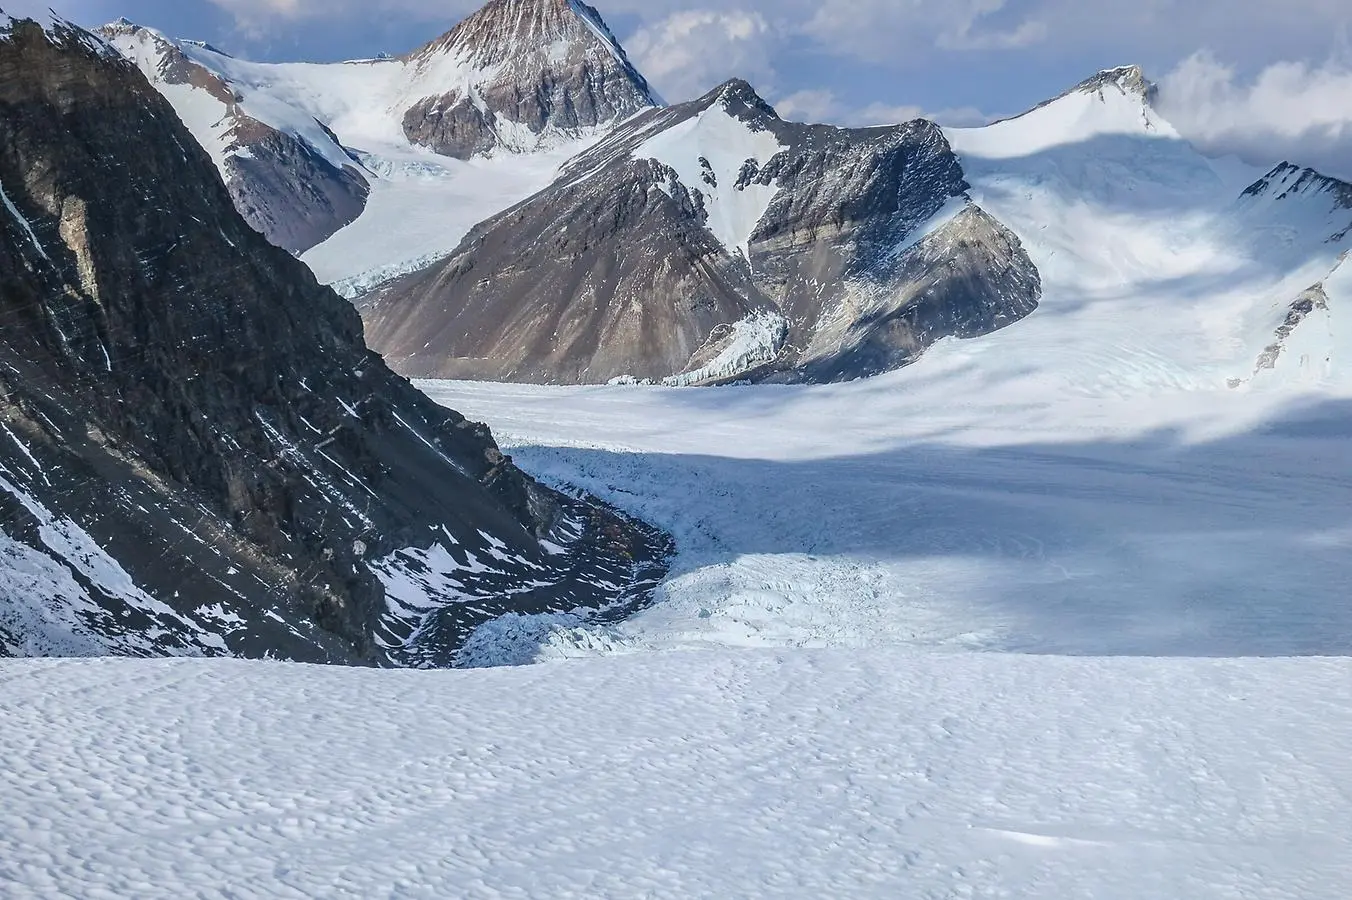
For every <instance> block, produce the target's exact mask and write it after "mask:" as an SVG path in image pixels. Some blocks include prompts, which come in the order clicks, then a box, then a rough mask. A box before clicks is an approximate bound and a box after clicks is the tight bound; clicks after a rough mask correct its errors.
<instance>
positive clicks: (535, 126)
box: [403, 0, 657, 159]
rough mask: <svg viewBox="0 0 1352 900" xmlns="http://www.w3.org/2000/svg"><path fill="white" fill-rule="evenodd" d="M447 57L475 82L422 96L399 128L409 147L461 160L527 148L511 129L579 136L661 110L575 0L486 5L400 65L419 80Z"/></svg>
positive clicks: (500, 0) (504, 0) (591, 13)
mask: <svg viewBox="0 0 1352 900" xmlns="http://www.w3.org/2000/svg"><path fill="white" fill-rule="evenodd" d="M559 48H562V52H559ZM447 58H450V59H454V60H457V61H459V62H460V63H462V64H463V65H464V66H465V67H466V68H467V69H469V70H470V71H472V72H473V73H474V74H473V75H471V81H470V83H468V84H463V85H455V86H453V87H451V89H450V90H448V91H445V92H444V93H439V94H433V95H431V96H427V97H423V98H422V99H420V100H419V101H417V102H416V103H415V104H414V105H413V106H411V107H410V108H409V109H408V110H407V111H406V112H405V113H404V117H403V127H404V133H405V135H407V137H408V139H409V140H410V141H412V142H413V143H415V144H419V145H421V146H424V147H428V148H430V149H432V150H434V151H435V152H437V153H440V154H442V155H444V156H451V157H455V158H457V159H469V158H471V157H473V156H478V155H482V154H485V153H489V152H491V151H493V150H494V149H497V148H498V147H505V148H507V149H509V150H522V149H526V150H528V149H532V148H531V147H529V146H522V144H523V142H522V138H521V135H520V134H514V133H513V131H514V130H516V131H519V130H521V129H524V131H525V132H526V133H527V134H529V135H531V136H532V137H534V138H538V137H539V136H540V135H541V134H542V133H543V132H545V131H546V130H547V129H549V130H552V131H555V132H559V133H562V134H565V135H576V134H579V133H581V132H582V131H583V130H585V129H589V128H596V127H597V126H602V125H607V124H610V123H612V122H616V121H618V120H620V119H623V118H625V117H627V116H630V115H633V114H634V113H636V112H638V111H639V110H642V109H645V108H647V107H650V106H653V105H655V104H656V102H657V101H656V99H655V97H654V95H653V93H652V90H651V88H649V86H648V82H647V81H646V80H645V79H644V78H643V76H642V75H640V74H639V72H638V70H637V69H635V68H634V66H633V65H632V64H630V62H629V60H628V58H627V57H626V56H625V54H624V50H623V49H622V48H621V47H620V45H619V42H618V41H616V40H615V38H614V36H613V35H612V34H611V33H610V32H609V30H608V29H607V28H606V26H605V24H604V23H603V22H602V21H601V17H600V16H599V15H598V14H597V12H596V10H594V9H592V8H591V7H589V6H587V5H586V4H584V3H581V2H578V0H490V2H489V3H488V4H487V5H486V6H484V7H483V8H482V9H481V10H479V11H478V12H477V13H475V14H474V15H472V16H470V17H469V18H468V19H465V20H464V21H463V22H461V23H460V24H459V25H457V26H456V27H455V28H453V29H452V30H451V31H450V32H448V33H447V34H445V35H443V36H441V37H440V38H437V39H436V40H434V41H432V42H430V43H429V44H427V45H425V46H423V47H421V48H419V49H418V50H415V51H413V52H412V53H410V54H408V56H407V57H405V59H406V61H407V62H408V64H409V66H410V67H411V69H412V70H413V71H414V73H415V75H414V77H415V78H416V77H418V75H417V74H416V73H420V72H421V71H423V70H425V69H429V68H431V69H436V68H437V67H438V66H440V65H443V64H444V62H445V60H446V59H447Z"/></svg>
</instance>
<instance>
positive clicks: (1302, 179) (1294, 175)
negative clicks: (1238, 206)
mask: <svg viewBox="0 0 1352 900" xmlns="http://www.w3.org/2000/svg"><path fill="white" fill-rule="evenodd" d="M1312 194H1328V195H1329V197H1330V199H1331V200H1332V201H1333V204H1334V206H1335V208H1338V209H1352V184H1349V183H1347V182H1346V181H1340V180H1338V179H1337V178H1331V177H1329V176H1328V175H1324V174H1322V173H1320V172H1317V171H1315V170H1314V169H1311V168H1310V167H1308V166H1305V167H1301V166H1298V165H1296V164H1295V163H1292V162H1286V161H1284V162H1280V163H1278V164H1277V165H1276V166H1273V168H1272V170H1271V171H1269V172H1268V173H1267V174H1266V175H1264V176H1263V177H1262V178H1260V179H1259V180H1258V181H1256V182H1254V183H1253V184H1252V185H1251V186H1250V187H1249V188H1248V189H1247V190H1245V191H1244V195H1245V196H1248V197H1258V196H1263V195H1270V196H1272V197H1274V198H1275V199H1278V200H1284V199H1286V198H1287V197H1291V196H1296V195H1312Z"/></svg>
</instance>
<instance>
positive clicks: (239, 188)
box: [99, 19, 370, 253]
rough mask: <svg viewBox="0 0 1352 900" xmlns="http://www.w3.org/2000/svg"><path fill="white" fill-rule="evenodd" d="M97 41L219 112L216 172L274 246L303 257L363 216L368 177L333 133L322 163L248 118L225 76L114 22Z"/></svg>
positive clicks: (297, 142) (298, 141) (297, 141)
mask: <svg viewBox="0 0 1352 900" xmlns="http://www.w3.org/2000/svg"><path fill="white" fill-rule="evenodd" d="M99 34H100V35H101V36H102V37H104V38H105V39H107V40H108V41H109V42H110V43H111V44H112V45H113V46H115V47H116V48H117V49H118V50H120V51H121V52H122V53H123V54H124V55H126V56H127V57H128V58H129V59H132V60H133V61H134V62H136V63H137V64H138V65H140V67H141V68H142V70H143V72H145V74H146V75H147V77H149V78H150V79H151V81H152V83H156V84H161V85H165V86H167V87H169V88H173V87H192V88H198V89H200V90H201V91H204V92H205V93H206V94H207V95H209V96H210V97H211V98H213V99H214V100H216V101H217V102H218V103H219V104H221V106H222V107H223V108H222V109H221V119H220V121H219V122H218V123H216V124H215V125H214V126H213V127H215V128H217V129H220V130H221V131H223V133H224V147H223V148H222V152H221V154H220V156H219V158H218V159H217V167H218V169H219V171H220V173H221V177H222V179H224V181H225V186H226V188H227V189H228V190H229V191H230V197H231V199H232V200H234V202H235V207H236V208H237V209H238V210H239V211H240V213H242V214H243V216H244V219H245V221H247V222H248V223H249V224H250V225H252V226H253V227H254V229H255V230H257V231H259V232H261V233H262V234H263V235H264V236H266V237H267V239H268V240H270V241H272V243H274V244H276V245H277V246H279V247H282V248H284V249H287V250H290V251H291V252H293V253H301V252H303V251H305V250H308V249H309V248H311V247H313V246H314V245H316V244H318V243H320V242H321V241H323V240H325V239H326V238H328V237H330V236H331V235H332V234H333V233H334V232H336V231H337V230H338V229H340V228H342V227H343V226H344V225H347V224H349V223H351V222H352V221H354V220H355V219H356V218H357V216H359V215H361V213H362V210H363V209H365V206H366V198H367V195H368V194H369V193H370V183H369V181H368V180H367V174H369V173H364V172H363V171H362V169H361V167H360V166H359V165H358V164H357V163H356V162H354V161H351V160H346V159H344V158H343V154H342V152H341V148H340V146H339V145H338V142H337V139H336V138H334V137H333V136H332V133H331V132H330V133H329V135H328V137H329V138H330V139H331V140H330V143H331V146H330V147H329V148H328V149H329V150H330V151H334V150H337V151H339V152H337V153H334V152H330V153H329V154H327V155H326V154H324V153H321V152H320V151H319V149H317V148H315V147H314V146H312V145H311V144H310V143H309V142H308V141H306V140H305V138H304V137H302V136H300V135H296V134H292V133H290V132H288V131H285V130H282V129H278V128H273V127H272V126H270V125H268V124H266V123H265V122H262V121H260V120H258V119H256V118H254V117H253V116H250V115H249V114H248V113H246V112H245V111H244V109H243V108H242V107H241V105H240V99H241V98H240V97H239V96H238V95H237V94H236V92H235V89H234V87H233V86H232V85H231V83H230V82H229V81H228V80H227V79H226V78H225V77H224V76H222V75H220V74H218V73H216V72H212V71H211V70H209V69H208V68H207V67H206V66H203V65H202V64H201V63H198V62H195V61H194V60H192V59H191V58H189V57H188V56H187V55H186V54H185V53H184V52H183V50H182V49H180V48H179V47H178V46H177V45H176V44H175V43H174V42H173V41H171V40H169V39H168V38H166V37H165V36H164V35H161V34H160V33H158V32H156V31H153V30H152V29H149V28H142V27H141V26H139V25H134V24H132V23H131V22H128V21H127V20H126V19H119V20H118V21H116V22H114V23H112V24H110V25H105V26H104V27H103V28H100V29H99ZM335 156H336V157H338V161H336V162H335V161H334V160H333V157H335Z"/></svg>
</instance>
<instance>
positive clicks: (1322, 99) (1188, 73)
mask: <svg viewBox="0 0 1352 900" xmlns="http://www.w3.org/2000/svg"><path fill="white" fill-rule="evenodd" d="M1158 105H1159V109H1160V112H1161V113H1162V114H1163V115H1164V116H1165V118H1167V119H1169V121H1170V122H1172V123H1173V124H1174V125H1175V127H1177V128H1178V129H1179V131H1180V132H1182V133H1183V135H1184V136H1185V137H1187V138H1188V139H1189V140H1190V141H1192V142H1193V143H1194V144H1196V145H1197V146H1198V147H1199V148H1201V149H1203V150H1205V151H1206V152H1208V153H1213V154H1218V155H1220V154H1229V153H1233V154H1236V155H1238V156H1240V157H1242V158H1244V159H1245V160H1247V161H1249V162H1252V163H1254V164H1255V165H1269V164H1271V163H1275V162H1277V161H1279V160H1281V159H1288V160H1290V161H1292V162H1295V163H1300V164H1304V165H1312V166H1314V167H1316V168H1319V169H1321V170H1323V171H1325V172H1326V173H1327V174H1330V175H1337V176H1339V177H1343V178H1349V177H1352V68H1349V67H1348V66H1346V65H1343V64H1340V63H1338V62H1327V63H1325V64H1323V65H1319V66H1311V65H1309V64H1306V63H1301V62H1279V63H1275V64H1273V65H1270V66H1268V67H1267V68H1265V69H1263V70H1262V71H1261V72H1259V73H1258V74H1257V75H1256V76H1255V77H1253V78H1250V79H1243V78H1240V77H1239V76H1238V75H1237V73H1236V70H1235V68H1234V67H1233V66H1229V65H1225V64H1223V63H1221V62H1219V61H1217V59H1216V58H1215V57H1214V56H1213V55H1211V54H1210V53H1198V54H1195V55H1194V56H1192V57H1190V58H1189V59H1187V60H1185V61H1184V62H1183V63H1181V64H1180V65H1179V66H1178V67H1177V68H1176V69H1174V70H1173V71H1172V72H1170V73H1169V74H1168V75H1167V76H1165V78H1163V79H1162V80H1161V81H1160V94H1159V103H1158Z"/></svg>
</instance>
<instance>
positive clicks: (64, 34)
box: [0, 9, 121, 58]
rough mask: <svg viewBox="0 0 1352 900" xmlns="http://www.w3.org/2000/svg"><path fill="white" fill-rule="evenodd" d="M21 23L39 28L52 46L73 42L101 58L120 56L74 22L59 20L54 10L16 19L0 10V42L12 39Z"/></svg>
mask: <svg viewBox="0 0 1352 900" xmlns="http://www.w3.org/2000/svg"><path fill="white" fill-rule="evenodd" d="M23 22H32V23H34V24H35V25H37V26H38V27H39V28H41V29H42V32H43V35H44V36H45V37H46V38H47V40H48V41H49V42H50V43H52V44H62V43H67V42H74V43H76V44H79V45H81V46H83V47H84V48H85V49H86V50H90V51H93V52H94V53H97V54H99V55H100V56H103V57H107V58H120V56H121V54H119V53H118V52H117V51H116V50H114V49H113V48H112V47H110V46H108V44H107V43H106V42H104V41H103V40H102V39H100V38H99V37H98V36H97V35H94V34H90V33H89V32H88V31H86V30H84V29H83V28H81V27H80V26H79V25H76V24H75V23H74V22H70V21H67V20H66V19H63V18H61V17H60V16H58V15H57V14H56V11H55V10H51V9H49V10H47V11H46V12H45V13H40V14H38V15H36V16H22V17H18V18H15V17H14V16H11V15H9V14H8V13H6V12H5V11H4V10H3V9H0V41H3V40H7V39H10V38H12V37H13V36H14V30H15V28H17V27H18V26H19V25H20V24H22V23H23Z"/></svg>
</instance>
